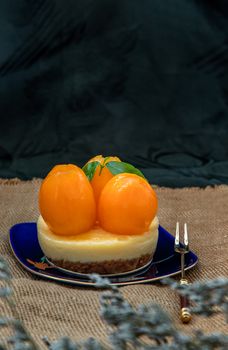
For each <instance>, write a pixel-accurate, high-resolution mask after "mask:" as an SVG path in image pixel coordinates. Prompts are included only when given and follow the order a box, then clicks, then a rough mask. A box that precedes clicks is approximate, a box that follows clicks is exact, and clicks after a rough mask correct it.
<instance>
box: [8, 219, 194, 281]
mask: <svg viewBox="0 0 228 350" xmlns="http://www.w3.org/2000/svg"><path fill="white" fill-rule="evenodd" d="M9 242H10V246H11V249H12V252H13V254H14V256H15V258H16V260H17V261H18V262H19V263H20V264H21V265H22V266H23V267H24V268H25V269H26V270H27V271H29V272H31V273H32V274H34V275H37V276H40V277H41V278H46V279H49V280H52V281H56V282H62V283H68V284H71V285H76V286H89V287H91V286H94V282H92V281H91V280H90V279H89V278H88V277H85V276H80V275H77V274H75V275H72V274H71V275H70V274H68V273H66V272H64V271H62V270H61V269H59V268H57V267H54V266H52V265H50V264H49V263H48V261H47V260H46V259H45V257H44V253H43V252H42V250H41V248H40V245H39V242H38V237H37V228H36V223H35V222H26V223H19V224H16V225H14V226H13V227H11V229H10V233H9ZM197 262H198V257H197V256H196V254H194V253H193V252H192V251H190V252H189V253H188V254H186V255H185V270H189V269H191V268H192V267H193V266H195V265H196V264H197ZM180 272H181V266H180V255H179V254H178V253H175V252H174V237H173V236H172V235H171V234H170V233H169V232H167V231H166V230H165V229H164V228H163V227H161V226H159V237H158V244H157V249H156V252H155V255H154V257H153V261H152V262H151V263H150V265H149V266H147V267H146V268H145V269H143V270H140V271H137V272H135V273H132V272H131V273H128V274H124V275H123V276H114V277H111V278H110V281H111V283H112V284H113V285H117V286H124V285H129V284H138V283H148V282H154V281H157V280H160V279H162V278H164V277H170V276H174V275H177V274H179V273H180Z"/></svg>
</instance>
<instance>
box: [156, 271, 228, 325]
mask: <svg viewBox="0 0 228 350" xmlns="http://www.w3.org/2000/svg"><path fill="white" fill-rule="evenodd" d="M162 283H164V284H166V285H169V286H170V287H171V288H172V289H175V290H176V291H177V292H178V293H180V294H182V295H185V296H187V297H188V298H189V299H190V300H191V301H192V303H193V304H194V305H193V306H192V307H191V311H192V313H194V314H197V315H201V316H206V317H209V316H212V315H215V314H217V313H221V312H223V313H224V315H225V317H226V322H227V323H228V278H225V277H223V278H222V277H220V278H217V279H214V280H208V281H204V282H195V283H192V284H188V285H185V284H182V285H181V284H180V283H178V282H176V281H174V280H173V279H170V278H169V279H168V278H167V279H165V280H163V282H162Z"/></svg>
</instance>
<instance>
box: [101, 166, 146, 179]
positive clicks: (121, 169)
mask: <svg viewBox="0 0 228 350" xmlns="http://www.w3.org/2000/svg"><path fill="white" fill-rule="evenodd" d="M106 167H107V168H108V169H109V170H110V172H111V173H112V174H113V175H117V174H121V173H130V174H136V175H138V176H141V177H143V178H144V179H145V180H147V179H146V178H145V176H144V175H143V173H142V172H141V171H140V170H139V169H137V168H135V167H134V166H133V165H131V164H129V163H125V162H108V163H107V164H106Z"/></svg>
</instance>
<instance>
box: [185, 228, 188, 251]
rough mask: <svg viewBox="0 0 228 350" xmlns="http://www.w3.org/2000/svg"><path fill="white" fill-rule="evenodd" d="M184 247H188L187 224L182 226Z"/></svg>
mask: <svg viewBox="0 0 228 350" xmlns="http://www.w3.org/2000/svg"><path fill="white" fill-rule="evenodd" d="M184 245H185V247H187V246H188V230H187V224H186V223H185V224H184Z"/></svg>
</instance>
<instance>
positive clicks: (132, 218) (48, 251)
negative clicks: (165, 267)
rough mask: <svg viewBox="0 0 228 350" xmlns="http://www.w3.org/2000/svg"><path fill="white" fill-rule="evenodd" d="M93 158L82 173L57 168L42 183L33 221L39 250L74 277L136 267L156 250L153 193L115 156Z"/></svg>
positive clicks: (138, 173)
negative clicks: (76, 273)
mask: <svg viewBox="0 0 228 350" xmlns="http://www.w3.org/2000/svg"><path fill="white" fill-rule="evenodd" d="M93 159H95V161H93V160H92V161H89V162H88V163H87V164H86V169H85V168H84V169H83V170H82V169H81V168H79V167H77V166H76V165H73V164H68V165H57V166H55V167H54V168H53V169H52V170H51V171H50V172H49V174H48V175H47V176H46V178H45V179H44V181H43V182H42V184H41V188H40V192H39V208H40V216H39V218H38V221H37V231H38V240H39V243H40V246H41V249H42V250H43V252H44V254H45V256H46V257H47V259H48V260H49V261H50V262H52V263H53V264H55V265H56V266H58V267H61V268H64V269H67V270H70V271H74V272H78V273H83V274H90V273H100V274H102V275H105V274H119V273H124V272H129V271H133V270H136V269H140V268H142V267H143V266H146V265H147V264H149V263H150V261H151V260H152V258H153V254H154V252H155V250H156V245H157V240H158V225H159V223H158V218H157V216H156V214H157V204H158V203H157V197H156V194H155V192H154V190H153V189H152V188H151V186H150V185H149V183H148V182H147V181H146V179H145V178H143V175H141V173H140V172H139V170H137V169H136V170H134V169H135V168H134V167H133V166H131V165H130V166H129V167H128V165H126V164H127V163H122V162H121V161H120V159H119V158H117V157H108V158H107V157H106V158H103V157H102V156H97V157H95V158H93ZM107 159H109V160H108V161H107ZM115 166H116V168H115ZM113 169H114V170H113ZM116 169H117V170H118V172H120V170H121V169H123V173H121V172H120V173H117V174H116V172H117V170H116ZM127 169H129V171H130V173H127V172H126V170H127ZM90 171H92V172H93V174H92V175H91V173H89V172H90ZM102 171H103V172H102ZM134 171H135V173H132V172H134Z"/></svg>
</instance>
